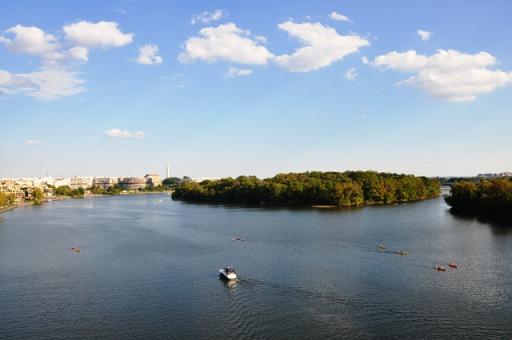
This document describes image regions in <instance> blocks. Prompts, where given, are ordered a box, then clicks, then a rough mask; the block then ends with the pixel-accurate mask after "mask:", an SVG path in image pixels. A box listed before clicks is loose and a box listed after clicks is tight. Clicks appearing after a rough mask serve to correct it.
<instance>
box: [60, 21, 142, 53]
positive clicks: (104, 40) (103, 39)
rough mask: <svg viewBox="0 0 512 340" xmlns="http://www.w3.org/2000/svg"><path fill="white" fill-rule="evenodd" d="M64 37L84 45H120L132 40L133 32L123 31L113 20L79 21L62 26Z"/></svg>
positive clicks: (91, 46) (105, 46)
mask: <svg viewBox="0 0 512 340" xmlns="http://www.w3.org/2000/svg"><path fill="white" fill-rule="evenodd" d="M63 30H64V33H65V34H66V38H67V39H68V40H69V41H71V42H73V43H74V44H76V45H78V46H84V47H90V48H93V47H104V48H107V47H120V46H124V45H127V44H130V43H131V42H132V41H133V36H134V34H133V33H123V32H121V30H120V29H119V24H118V23H116V22H113V21H99V22H96V23H93V22H89V21H79V22H76V23H74V24H70V25H66V26H64V27H63Z"/></svg>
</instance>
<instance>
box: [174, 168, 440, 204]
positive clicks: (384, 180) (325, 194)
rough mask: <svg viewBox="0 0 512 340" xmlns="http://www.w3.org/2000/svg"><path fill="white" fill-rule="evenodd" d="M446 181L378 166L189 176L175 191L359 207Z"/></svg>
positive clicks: (186, 195) (203, 198)
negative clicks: (197, 179)
mask: <svg viewBox="0 0 512 340" xmlns="http://www.w3.org/2000/svg"><path fill="white" fill-rule="evenodd" d="M439 194H440V182H439V181H438V180H436V179H430V178H426V177H416V176H413V175H403V174H393V173H379V172H375V171H346V172H318V171H314V172H304V173H289V174H279V175H276V176H274V177H272V178H266V179H258V178H257V177H255V176H240V177H237V178H231V177H229V178H222V179H219V180H205V181H202V182H200V183H197V182H193V181H184V182H182V183H180V184H179V186H177V187H176V189H175V190H174V192H173V194H172V197H173V198H174V199H179V200H183V201H189V202H212V203H240V204H265V205H276V206H291V205H332V206H338V207H358V206H363V205H375V204H392V203H397V202H407V201H415V200H422V199H427V198H432V197H436V196H438V195H439Z"/></svg>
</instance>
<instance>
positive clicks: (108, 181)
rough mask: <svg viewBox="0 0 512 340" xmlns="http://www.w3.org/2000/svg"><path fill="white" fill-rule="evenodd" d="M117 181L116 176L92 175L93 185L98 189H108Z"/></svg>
mask: <svg viewBox="0 0 512 340" xmlns="http://www.w3.org/2000/svg"><path fill="white" fill-rule="evenodd" d="M118 183H119V178H117V177H94V180H93V184H92V185H93V187H95V188H100V189H105V190H106V189H108V188H111V187H113V186H114V185H116V184H118Z"/></svg>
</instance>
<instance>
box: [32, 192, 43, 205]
mask: <svg viewBox="0 0 512 340" xmlns="http://www.w3.org/2000/svg"><path fill="white" fill-rule="evenodd" d="M32 195H33V197H34V203H35V204H41V203H43V191H42V190H41V189H39V188H35V189H34V191H33V193H32Z"/></svg>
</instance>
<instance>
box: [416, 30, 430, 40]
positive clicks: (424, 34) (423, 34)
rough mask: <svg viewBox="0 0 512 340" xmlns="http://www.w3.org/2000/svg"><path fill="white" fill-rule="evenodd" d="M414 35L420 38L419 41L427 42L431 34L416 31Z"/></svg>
mask: <svg viewBox="0 0 512 340" xmlns="http://www.w3.org/2000/svg"><path fill="white" fill-rule="evenodd" d="M416 33H418V35H419V36H420V38H421V40H423V41H427V40H429V39H430V37H431V36H432V34H434V33H432V32H429V31H424V30H417V31H416Z"/></svg>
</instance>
